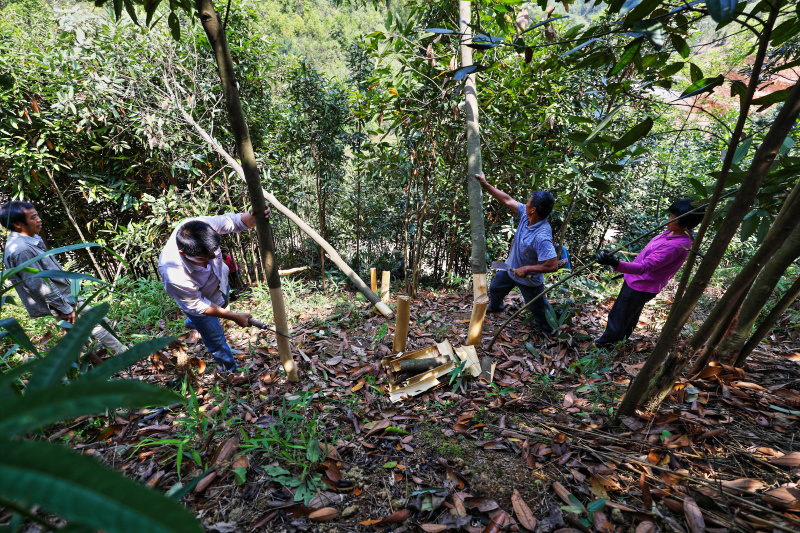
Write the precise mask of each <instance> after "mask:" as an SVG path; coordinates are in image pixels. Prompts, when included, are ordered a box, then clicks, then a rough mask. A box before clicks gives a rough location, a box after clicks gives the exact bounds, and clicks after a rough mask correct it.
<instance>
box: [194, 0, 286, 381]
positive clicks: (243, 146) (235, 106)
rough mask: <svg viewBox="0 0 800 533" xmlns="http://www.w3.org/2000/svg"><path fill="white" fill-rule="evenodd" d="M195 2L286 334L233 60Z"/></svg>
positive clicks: (281, 340)
mask: <svg viewBox="0 0 800 533" xmlns="http://www.w3.org/2000/svg"><path fill="white" fill-rule="evenodd" d="M195 6H196V7H197V12H198V14H199V16H200V22H201V23H202V25H203V30H204V31H205V33H206V36H207V37H208V41H209V43H210V44H211V49H212V50H213V52H214V58H215V59H216V61H217V71H218V73H219V79H220V83H221V84H222V92H223V94H224V95H225V106H226V108H227V111H228V120H229V121H230V124H231V130H232V131H233V135H234V138H235V139H236V148H237V151H238V153H239V157H240V159H241V165H242V170H243V172H244V178H245V181H246V182H247V191H248V193H249V195H250V202H251V204H252V206H253V214H254V215H255V219H256V231H257V232H258V241H259V245H260V246H259V248H260V249H261V264H262V266H263V269H264V272H265V273H266V277H267V285H268V286H269V293H270V299H271V300H272V310H273V313H274V316H275V329H276V330H277V331H278V332H280V333H283V334H284V335H286V336H287V337H288V335H289V326H288V323H287V321H286V308H285V306H284V302H283V292H282V291H281V282H280V278H279V277H278V264H277V261H276V258H275V242H274V239H273V236H272V225H271V224H270V222H269V221H268V220H267V219H266V217H265V216H264V215H265V213H266V210H267V203H266V200H265V199H264V193H263V191H262V188H261V176H260V174H259V171H258V165H257V163H256V158H255V154H254V152H253V143H252V142H251V141H250V132H249V130H248V129H247V122H246V121H245V118H244V112H243V111H242V104H241V102H240V100H239V88H238V85H237V82H236V75H235V72H234V70H233V60H232V58H231V53H230V48H229V47H228V40H227V38H226V36H225V28H224V26H223V25H222V21H221V20H220V17H219V14H218V13H217V12H216V10H215V9H214V3H213V2H212V1H211V0H196V2H195ZM277 342H278V354H279V355H280V358H281V363H282V364H283V368H284V370H285V371H286V375H287V377H288V379H289V381H299V379H300V376H299V373H298V370H297V365H296V364H295V362H294V360H293V359H292V348H291V346H290V344H289V339H288V338H286V337H283V336H281V335H278V336H277Z"/></svg>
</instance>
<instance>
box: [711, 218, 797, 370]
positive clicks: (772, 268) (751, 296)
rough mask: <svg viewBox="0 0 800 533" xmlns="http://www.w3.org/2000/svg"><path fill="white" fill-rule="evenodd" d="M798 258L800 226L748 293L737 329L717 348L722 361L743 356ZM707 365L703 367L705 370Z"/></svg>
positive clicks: (729, 362)
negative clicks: (771, 299)
mask: <svg viewBox="0 0 800 533" xmlns="http://www.w3.org/2000/svg"><path fill="white" fill-rule="evenodd" d="M798 257H800V225H798V226H797V227H795V229H794V231H793V232H792V233H791V235H789V237H788V238H787V239H786V241H785V242H784V243H783V246H782V247H781V249H780V250H778V251H777V252H775V255H773V256H772V258H771V259H770V260H769V261H768V262H767V264H766V265H765V266H764V268H763V270H762V271H761V273H760V274H759V275H758V278H756V281H755V283H753V286H752V287H751V289H750V292H748V293H747V298H745V300H744V303H743V304H742V308H741V311H740V313H739V321H738V322H737V324H736V328H735V329H734V330H733V331H732V332H731V333H730V335H728V336H727V337H725V338H724V339H723V340H722V342H721V343H720V345H719V348H717V354H718V356H719V360H720V361H722V362H724V363H728V364H731V363H733V362H734V361H735V359H736V358H737V357H738V355H739V352H741V351H742V348H743V347H744V344H745V342H746V341H747V338H748V335H749V334H750V330H752V329H753V324H755V323H756V319H758V315H759V313H761V310H762V309H763V308H764V306H765V305H766V303H767V301H768V300H769V297H770V296H771V295H772V292H773V291H774V290H775V286H776V285H778V282H779V281H780V279H781V278H782V277H783V275H784V273H785V272H786V269H787V268H789V265H791V264H792V262H794V260H795V259H797V258H798ZM770 325H771V324H770ZM759 340H760V339H759ZM704 363H705V362H703V366H705V364H704ZM697 366H700V364H698V365H697Z"/></svg>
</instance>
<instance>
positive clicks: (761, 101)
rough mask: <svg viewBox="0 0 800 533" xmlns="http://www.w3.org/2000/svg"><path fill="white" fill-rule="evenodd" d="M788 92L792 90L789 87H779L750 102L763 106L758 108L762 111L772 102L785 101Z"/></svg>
mask: <svg viewBox="0 0 800 533" xmlns="http://www.w3.org/2000/svg"><path fill="white" fill-rule="evenodd" d="M790 92H792V88H791V87H789V88H788V89H781V90H780V91H775V92H774V93H769V94H766V95H764V96H761V97H759V98H754V99H753V102H752V103H753V105H760V106H763V107H762V108H761V109H759V111H763V110H764V109H767V108H768V107H769V106H771V105H773V104H778V103H781V102H785V101H786V99H787V98H788V97H789V93H790Z"/></svg>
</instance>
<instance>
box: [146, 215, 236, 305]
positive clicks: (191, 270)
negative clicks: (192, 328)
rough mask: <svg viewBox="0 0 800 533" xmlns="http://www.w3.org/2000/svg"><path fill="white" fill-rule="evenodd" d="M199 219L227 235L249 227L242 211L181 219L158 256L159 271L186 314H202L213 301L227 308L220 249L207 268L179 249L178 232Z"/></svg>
mask: <svg viewBox="0 0 800 533" xmlns="http://www.w3.org/2000/svg"><path fill="white" fill-rule="evenodd" d="M190 220H200V221H202V222H205V223H206V224H208V225H209V226H211V228H212V229H213V230H214V231H216V232H217V233H219V234H220V235H224V234H226V233H238V232H240V231H244V230H247V229H250V228H248V227H247V226H246V225H245V223H244V222H242V215H241V214H239V213H226V214H224V215H219V216H213V217H194V218H187V219H186V220H182V221H181V222H180V223H179V224H178V225H177V226H176V227H175V229H174V230H173V231H172V234H171V235H170V236H169V240H168V241H167V244H166V245H165V246H164V250H162V252H161V255H160V256H159V257H158V274H159V275H160V276H161V281H162V282H163V284H164V289H165V290H166V291H167V294H169V295H170V296H172V297H173V298H174V299H175V301H176V302H178V306H179V307H180V308H181V309H182V310H183V311H184V312H185V313H187V314H190V315H202V314H203V313H204V312H205V311H206V309H208V308H209V307H211V304H215V305H218V306H220V307H224V306H225V304H226V303H227V302H226V297H225V295H226V294H227V293H228V267H227V266H226V265H225V261H223V260H222V254H221V253H220V250H219V249H217V250H216V255H215V256H214V259H212V260H211V261H209V263H208V266H207V267H201V266H199V265H195V264H193V263H190V262H189V261H187V260H186V259H184V258H183V256H182V255H181V254H180V252H179V251H178V243H177V241H176V238H175V234H176V233H177V231H178V228H180V227H181V226H182V225H183V224H184V223H186V222H189V221H190Z"/></svg>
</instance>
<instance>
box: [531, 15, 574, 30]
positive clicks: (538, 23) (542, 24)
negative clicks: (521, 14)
mask: <svg viewBox="0 0 800 533" xmlns="http://www.w3.org/2000/svg"><path fill="white" fill-rule="evenodd" d="M565 18H569V15H561V16H560V17H553V18H549V19H547V20H543V21H541V22H537V23H536V24H534V25H533V26H531V27H530V28H525V31H523V32H522V33H528V32H529V31H531V30H534V29H536V28H538V27H539V26H544V25H545V24H550V23H551V22H554V21H556V20H561V19H565Z"/></svg>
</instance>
